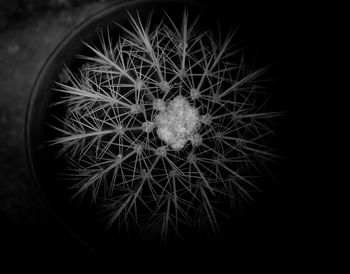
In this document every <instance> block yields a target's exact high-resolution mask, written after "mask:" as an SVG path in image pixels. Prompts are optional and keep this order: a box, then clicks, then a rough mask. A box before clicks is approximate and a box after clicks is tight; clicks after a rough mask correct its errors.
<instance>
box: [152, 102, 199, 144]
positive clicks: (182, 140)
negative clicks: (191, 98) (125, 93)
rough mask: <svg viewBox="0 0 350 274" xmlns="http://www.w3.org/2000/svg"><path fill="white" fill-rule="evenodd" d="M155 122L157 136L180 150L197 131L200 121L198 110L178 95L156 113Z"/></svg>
mask: <svg viewBox="0 0 350 274" xmlns="http://www.w3.org/2000/svg"><path fill="white" fill-rule="evenodd" d="M155 124H156V126H157V134H158V136H159V138H160V139H161V140H163V141H164V142H165V143H167V144H168V145H170V146H171V148H172V149H174V150H180V149H182V148H183V147H184V146H185V144H186V142H187V141H189V140H190V139H191V138H192V137H193V136H194V134H195V133H196V132H197V131H198V129H199V127H200V124H201V121H200V116H199V113H198V110H197V109H196V108H194V107H192V106H191V105H190V103H189V102H188V101H187V100H186V98H185V97H183V96H181V95H179V96H177V97H175V98H174V99H173V100H172V101H170V102H168V104H167V106H166V108H165V110H163V111H160V112H159V113H158V115H157V116H156V117H155Z"/></svg>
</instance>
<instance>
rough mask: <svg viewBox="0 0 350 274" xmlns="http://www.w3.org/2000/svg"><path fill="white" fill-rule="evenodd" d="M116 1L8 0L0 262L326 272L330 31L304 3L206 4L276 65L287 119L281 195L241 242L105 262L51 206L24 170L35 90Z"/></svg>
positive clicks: (2, 39)
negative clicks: (319, 163)
mask: <svg viewBox="0 0 350 274" xmlns="http://www.w3.org/2000/svg"><path fill="white" fill-rule="evenodd" d="M109 2H113V1H79V0H75V1H74V0H51V1H40V0H38V1H34V0H22V1H20V0H18V1H4V0H2V1H1V4H0V64H1V66H0V253H1V256H0V261H2V260H3V261H4V262H7V263H9V264H11V265H12V266H13V267H17V266H21V265H22V266H23V265H24V266H34V267H35V268H41V267H44V265H46V264H47V263H48V264H49V265H50V268H49V269H52V267H54V268H55V267H65V268H67V267H68V265H69V266H72V265H73V266H75V267H77V269H80V268H82V267H90V266H98V267H104V266H108V267H113V269H115V270H116V272H117V270H118V269H120V266H121V265H122V266H123V267H127V269H128V271H129V272H131V273H134V271H136V269H137V270H145V269H147V270H152V271H156V272H177V273H179V272H180V273H191V272H190V271H192V270H193V271H195V270H198V269H201V270H209V269H210V267H212V268H213V269H216V271H217V268H218V267H220V268H222V269H224V268H225V269H231V270H235V269H238V267H244V268H247V269H250V268H255V267H258V268H259V269H260V270H263V269H266V270H280V271H281V272H284V270H292V269H293V270H298V269H299V267H301V266H303V269H304V270H306V269H307V268H311V269H312V268H313V267H314V266H315V265H321V263H322V260H321V262H320V256H321V254H322V253H323V248H324V246H325V241H326V237H324V236H326V235H327V232H323V233H322V235H323V237H322V235H321V232H320V227H318V226H316V221H317V220H318V218H319V217H320V215H321V214H322V213H323V212H322V210H323V207H322V206H320V205H319V204H318V202H316V201H319V198H318V197H317V193H318V191H317V188H318V187H319V188H320V187H321V186H320V185H318V182H317V181H316V177H315V176H314V172H315V170H314V164H315V161H314V159H315V157H317V156H318V155H319V151H318V150H317V149H316V148H315V142H316V141H315V139H314V138H312V133H313V132H314V131H315V127H316V125H317V123H318V122H317V121H318V120H317V119H316V118H315V116H316V115H315V111H314V109H313V105H315V104H316V105H317V102H316V101H315V92H317V91H316V90H315V89H316V82H317V77H318V75H316V73H315V70H314V69H313V68H314V67H315V66H316V64H318V63H315V61H316V60H318V58H317V56H318V53H319V51H320V50H319V49H318V48H317V44H315V39H316V37H318V35H319V32H320V31H321V30H322V25H320V24H319V21H318V19H319V17H320V14H322V11H323V10H321V7H319V6H310V7H309V6H306V5H305V4H303V3H298V2H296V1H293V2H290V3H279V2H277V1H276V2H277V3H275V2H265V3H259V4H257V3H254V2H253V1H245V2H243V1H229V2H228V1H217V0H216V1H205V2H208V3H209V4H211V5H215V6H217V5H224V6H225V8H226V9H232V11H234V12H233V14H236V15H237V14H239V16H240V19H239V20H240V21H241V22H242V26H243V27H244V29H245V30H246V33H248V39H249V40H250V42H252V43H253V44H254V45H257V46H256V56H258V57H257V60H256V61H257V62H258V63H261V64H265V65H266V64H269V63H272V64H273V66H272V74H273V75H274V76H275V77H276V79H277V81H276V84H275V85H276V87H277V89H276V90H279V92H275V94H274V100H275V103H276V105H278V106H279V110H286V111H287V112H288V116H287V117H285V118H284V119H283V120H281V125H280V127H279V129H278V131H277V133H278V135H277V136H278V137H277V138H278V140H277V143H276V144H277V146H278V149H279V151H280V152H281V155H282V156H283V157H285V158H286V161H283V162H282V163H281V164H280V165H279V167H278V168H277V169H275V179H274V180H275V181H274V187H273V188H272V189H271V190H270V191H269V192H267V193H266V196H265V198H264V201H263V202H262V203H261V206H260V207H259V208H255V209H254V211H253V212H250V213H249V214H248V215H247V217H246V219H245V220H244V223H243V224H241V225H240V227H239V228H237V232H236V234H237V235H233V237H232V239H227V241H223V242H219V241H218V242H215V243H211V244H208V245H204V246H201V247H200V248H197V249H196V248H192V249H186V250H183V249H180V248H179V249H172V250H167V249H164V250H163V249H162V252H159V251H154V250H151V249H149V250H142V251H135V252H134V253H133V252H132V253H131V254H130V260H129V261H127V262H122V261H121V259H120V258H113V260H111V259H110V258H109V259H108V260H107V259H105V258H102V257H101V256H99V255H97V254H95V253H94V252H93V251H92V250H90V249H89V248H88V247H86V246H85V245H84V244H83V243H81V242H80V241H79V240H78V239H76V238H75V237H74V236H73V235H72V234H71V233H70V232H69V231H68V230H67V229H65V228H64V227H63V226H62V224H61V223H60V222H59V221H58V219H57V218H56V217H55V216H54V214H53V212H52V211H51V210H50V209H49V208H47V207H46V205H45V203H44V202H43V201H42V198H41V196H40V194H39V193H38V191H37V189H36V186H35V184H34V182H33V181H32V179H31V174H30V170H29V169H28V166H27V162H26V153H25V140H24V127H25V113H26V107H27V102H28V99H29V96H30V92H31V87H32V84H33V82H34V80H35V77H36V75H37V73H38V72H39V70H40V68H41V66H42V65H43V63H44V62H45V60H46V58H47V57H48V55H49V54H50V52H51V51H52V50H53V49H54V48H55V46H56V45H57V44H58V43H59V41H61V40H62V39H63V38H64V36H65V35H66V34H67V33H68V32H69V31H70V30H72V29H73V28H74V27H75V26H76V25H77V24H79V23H80V22H82V21H83V20H84V19H86V18H88V17H89V16H91V15H92V14H93V13H95V12H96V11H98V10H99V9H102V8H104V7H106V6H108V4H109ZM281 2H282V1H281ZM237 10H238V11H239V12H237ZM318 92H319V91H318ZM311 100H312V102H313V104H311ZM116 248H117V247H116ZM142 252H144V254H140V253H142ZM2 254H3V255H2ZM159 256H160V257H159ZM323 262H324V261H323ZM185 265H190V266H185ZM118 266H119V268H118ZM186 271H188V272H186ZM121 273H123V272H121ZM217 273H219V272H217Z"/></svg>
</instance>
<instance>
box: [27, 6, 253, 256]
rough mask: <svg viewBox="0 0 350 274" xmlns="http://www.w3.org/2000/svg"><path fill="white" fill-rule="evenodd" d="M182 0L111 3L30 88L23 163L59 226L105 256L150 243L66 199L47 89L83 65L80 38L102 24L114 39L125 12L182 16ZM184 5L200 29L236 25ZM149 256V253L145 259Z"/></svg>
mask: <svg viewBox="0 0 350 274" xmlns="http://www.w3.org/2000/svg"><path fill="white" fill-rule="evenodd" d="M184 2H185V1H184ZM184 2H181V1H180V2H178V1H134V2H127V3H123V4H112V5H111V6H109V7H108V8H106V9H104V10H102V11H100V12H98V13H96V14H95V15H94V16H92V17H91V18H89V19H88V20H86V21H85V22H83V23H82V24H81V25H80V26H78V27H77V28H75V29H74V30H73V31H72V32H71V33H69V34H68V35H67V37H66V38H65V39H64V40H63V41H62V42H61V43H60V44H59V45H58V46H57V48H56V49H55V50H54V52H53V53H52V54H51V55H50V57H49V58H48V60H47V61H46V62H45V64H44V66H43V68H42V69H41V71H40V73H39V75H38V77H37V79H36V81H35V84H34V86H33V90H32V94H31V98H30V102H29V105H28V112H27V121H26V144H27V154H28V162H29V164H30V167H31V171H32V175H33V178H34V181H35V182H36V184H37V186H38V189H39V191H40V193H41V197H42V199H43V200H44V201H45V203H46V205H47V207H49V208H52V212H54V214H55V215H57V216H58V218H59V219H60V220H61V222H62V224H64V225H63V227H65V228H64V229H67V230H69V231H71V233H72V234H73V235H75V237H77V238H79V239H80V240H81V241H83V242H85V243H87V245H88V246H91V247H92V248H93V249H95V250H97V251H99V252H101V253H102V254H104V255H109V256H115V255H118V256H121V258H124V259H127V258H128V257H129V255H128V254H129V253H130V252H133V254H134V255H135V254H136V256H137V254H138V255H139V256H140V257H141V256H143V255H142V253H143V252H144V251H146V250H149V248H150V243H149V242H147V244H145V245H142V244H141V243H142V239H140V238H138V236H137V235H136V233H134V232H133V229H132V228H131V231H129V233H128V234H119V233H115V231H105V230H104V225H103V224H102V223H101V215H100V213H99V211H98V210H96V209H94V208H93V206H92V205H91V203H89V202H88V201H85V200H81V201H80V200H72V199H71V196H72V193H70V191H69V186H70V185H69V183H68V182H65V181H64V180H61V178H60V174H61V173H62V171H63V170H64V167H65V162H64V161H62V159H58V158H57V157H56V153H57V150H56V149H55V148H54V147H53V146H51V145H49V143H48V141H50V140H52V139H53V138H55V134H57V132H56V131H54V130H53V129H52V128H50V127H49V126H48V124H53V123H54V118H53V115H54V116H57V117H60V116H62V115H63V113H64V111H65V109H64V107H62V108H51V107H50V105H51V104H52V103H55V102H57V100H58V97H57V96H59V95H57V94H56V93H54V92H52V90H53V89H54V88H55V87H56V83H55V82H57V81H58V82H59V81H61V79H60V77H61V76H62V71H63V70H64V67H65V66H67V67H68V68H70V69H71V70H72V71H74V70H76V69H77V68H79V67H80V66H81V65H82V62H81V60H79V59H78V58H76V56H77V55H88V54H89V49H88V48H87V47H86V46H85V45H84V43H83V42H82V41H84V42H86V43H88V44H96V43H97V42H98V39H99V34H100V31H101V30H103V31H105V30H106V29H107V28H108V29H109V31H110V34H111V36H115V37H117V36H118V35H119V31H120V30H118V29H117V28H116V25H115V22H117V23H118V24H120V25H125V24H128V12H130V13H135V11H136V10H137V11H138V12H139V14H140V17H141V18H142V19H143V18H145V17H146V16H147V14H148V13H149V12H150V11H151V10H152V9H153V18H155V20H158V19H159V18H160V17H161V16H158V15H159V14H161V13H162V12H163V11H162V10H163V9H164V10H165V11H166V12H167V13H168V14H169V15H170V16H171V17H172V18H181V15H182V12H183V9H184V5H185V4H184ZM186 7H187V8H188V10H189V12H190V14H191V13H192V15H193V18H194V17H195V15H197V14H201V21H200V22H201V24H202V25H201V27H204V28H215V27H216V26H217V20H218V19H220V23H221V26H222V30H223V32H225V31H227V30H229V29H230V28H232V26H236V25H237V22H235V21H234V20H236V19H237V18H233V17H232V15H231V13H230V12H229V13H227V12H225V8H221V9H212V8H210V7H208V6H206V5H203V4H198V3H195V2H193V3H192V2H189V3H187V1H186ZM241 30H242V29H241ZM239 35H240V32H238V35H237V36H236V38H237V40H238V41H240V40H244V39H245V40H247V38H246V37H245V38H243V39H242V37H240V36H239ZM248 39H249V37H248ZM238 230H240V229H238ZM191 233H192V232H189V233H188V235H187V238H186V239H187V240H186V241H187V243H190V242H191V241H192V238H193V234H191ZM232 234H233V230H228V235H229V236H227V235H226V236H224V238H225V237H227V239H228V238H230V237H231V236H232ZM225 239H226V238H225ZM196 243H197V244H198V243H199V242H196ZM140 244H141V246H143V248H141V249H138V251H137V250H136V251H135V248H136V247H138V248H140ZM202 244H203V243H202ZM204 245H206V244H204ZM152 246H153V247H155V246H157V247H158V245H157V244H152ZM158 255H159V254H158ZM149 257H150V255H149V256H146V257H144V258H149ZM145 260H146V259H145Z"/></svg>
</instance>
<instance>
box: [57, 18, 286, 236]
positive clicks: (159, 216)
mask: <svg viewBox="0 0 350 274" xmlns="http://www.w3.org/2000/svg"><path fill="white" fill-rule="evenodd" d="M199 20H200V18H199V17H198V18H193V19H192V20H190V18H189V16H188V12H187V11H184V13H183V17H182V18H181V20H179V21H180V22H176V21H175V20H174V19H173V18H171V17H170V16H168V15H167V14H166V13H165V12H164V18H163V19H162V20H161V21H160V22H159V23H157V24H153V23H152V17H151V16H149V18H148V19H147V20H142V19H141V18H140V16H139V15H138V13H136V14H134V15H130V14H129V22H130V26H129V27H125V26H121V25H119V26H118V28H120V33H121V34H120V35H119V36H118V37H116V36H113V35H111V34H110V32H109V31H108V30H106V31H104V32H103V34H101V35H100V39H99V44H98V45H95V44H94V45H93V44H89V43H85V46H86V47H87V48H88V50H89V52H90V53H91V54H88V55H84V56H80V57H79V58H81V60H83V62H82V66H81V67H80V68H79V69H78V70H76V71H72V70H70V69H69V68H66V69H65V70H64V74H63V75H61V77H60V81H58V83H57V88H56V89H55V92H58V93H59V94H61V96H60V100H59V101H58V102H56V103H55V104H59V105H64V107H65V113H64V115H63V118H60V117H58V118H57V120H58V123H56V124H55V125H54V128H55V129H56V130H57V132H58V136H57V138H55V139H54V140H51V141H52V144H54V145H59V146H60V149H59V157H63V158H64V159H65V161H67V163H68V166H69V168H68V172H66V176H67V179H70V180H71V181H72V187H73V189H74V191H75V192H74V195H76V196H84V198H85V199H90V200H91V201H92V202H93V203H94V204H96V206H100V207H102V208H103V209H105V214H106V216H107V217H108V218H107V224H106V225H107V226H108V227H110V226H112V225H113V226H115V225H116V226H121V227H122V226H128V225H130V224H137V226H138V227H140V230H141V231H151V232H152V233H154V235H156V236H157V237H160V238H161V239H166V238H167V237H168V236H169V234H170V233H175V234H179V235H181V227H183V226H186V225H189V226H191V227H193V226H197V227H201V228H203V227H210V228H211V229H212V231H214V232H217V231H219V228H220V222H219V221H218V216H221V214H226V213H228V212H229V211H227V212H226V209H227V208H228V207H227V205H232V204H234V202H235V201H236V200H237V199H243V200H250V199H253V197H252V192H254V191H256V190H257V189H258V188H259V187H258V185H257V184H256V182H255V181H254V180H253V178H254V177H255V175H257V174H258V170H259V165H258V164H259V163H264V161H265V160H266V159H269V158H271V157H273V155H272V153H271V152H270V151H269V149H268V148H267V147H266V146H265V144H264V137H265V136H266V135H268V134H270V133H271V132H272V131H271V129H270V128H269V126H268V125H269V121H270V120H271V118H273V117H275V116H278V115H279V113H276V112H266V111H265V110H264V100H261V99H264V97H263V96H261V94H263V93H262V89H261V85H260V82H259V77H260V76H261V74H262V73H264V71H265V68H262V69H257V70H253V69H252V68H251V67H249V66H248V65H247V64H246V63H245V61H244V58H243V54H242V51H241V49H240V48H238V47H237V45H236V44H234V43H233V40H234V32H230V33H229V34H227V35H226V36H225V38H223V35H222V33H221V32H220V31H218V30H210V29H209V30H208V29H204V30H203V29H201V28H200V27H198V21H199ZM178 23H179V24H178ZM261 166H263V165H261Z"/></svg>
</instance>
